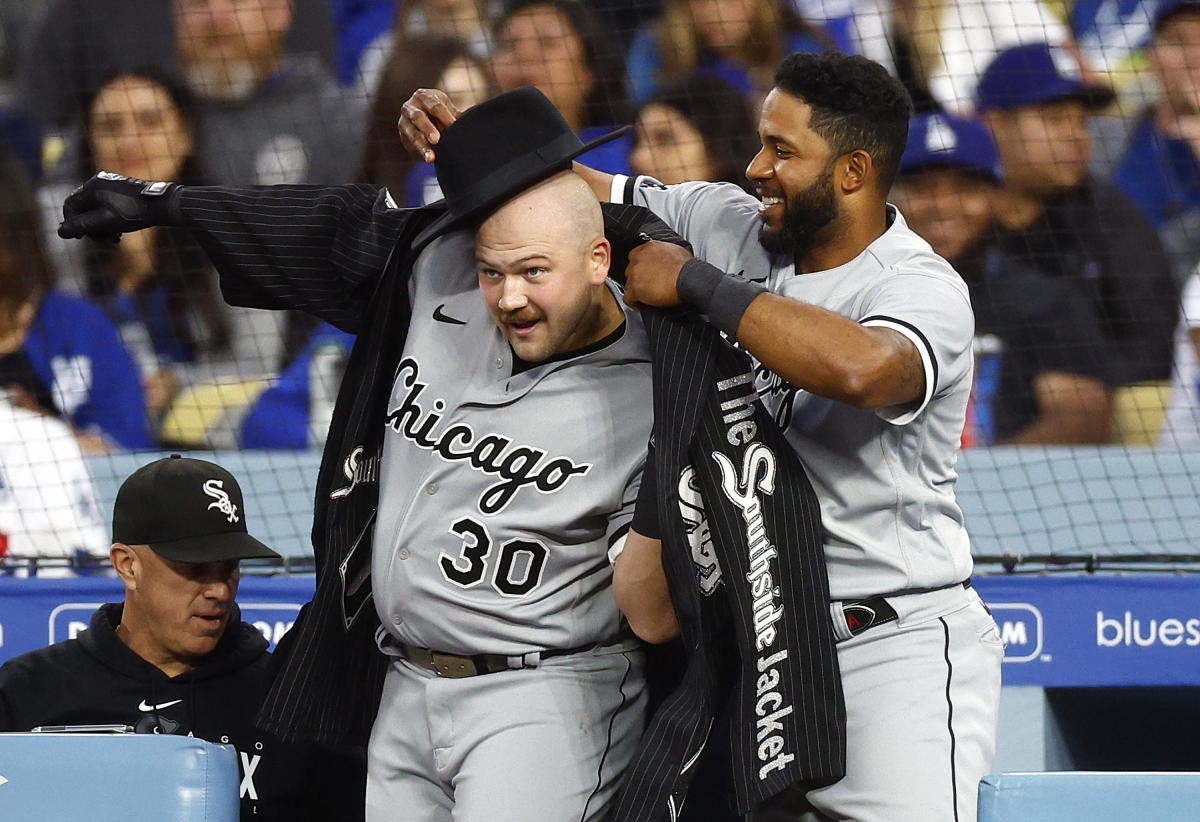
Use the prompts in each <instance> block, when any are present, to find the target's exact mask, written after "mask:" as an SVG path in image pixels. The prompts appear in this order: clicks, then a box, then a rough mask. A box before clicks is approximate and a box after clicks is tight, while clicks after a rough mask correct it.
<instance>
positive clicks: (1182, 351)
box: [1158, 270, 1200, 448]
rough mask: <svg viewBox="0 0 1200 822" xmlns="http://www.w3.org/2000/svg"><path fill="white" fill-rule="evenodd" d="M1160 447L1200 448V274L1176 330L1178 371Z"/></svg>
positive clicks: (1190, 284)
mask: <svg viewBox="0 0 1200 822" xmlns="http://www.w3.org/2000/svg"><path fill="white" fill-rule="evenodd" d="M1158 443H1159V445H1164V446H1167V447H1172V448H1200V270H1196V271H1193V272H1192V275H1191V276H1190V277H1189V278H1188V281H1187V283H1186V284H1185V285H1184V287H1183V301H1182V308H1181V310H1180V312H1179V325H1177V326H1176V328H1175V369H1174V379H1173V381H1172V383H1171V395H1170V398H1169V399H1168V400H1167V410H1166V415H1165V416H1164V418H1163V426H1162V429H1161V430H1160V431H1159V437H1158Z"/></svg>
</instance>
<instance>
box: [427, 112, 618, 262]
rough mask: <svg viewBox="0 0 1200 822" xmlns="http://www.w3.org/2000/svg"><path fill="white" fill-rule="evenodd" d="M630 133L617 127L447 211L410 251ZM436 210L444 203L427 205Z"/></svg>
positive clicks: (484, 214)
mask: <svg viewBox="0 0 1200 822" xmlns="http://www.w3.org/2000/svg"><path fill="white" fill-rule="evenodd" d="M631 130H632V126H621V127H620V128H618V129H616V130H615V131H610V132H608V133H607V134H603V135H601V136H599V137H597V138H596V139H594V140H589V141H588V142H586V143H584V144H583V145H581V146H580V147H579V148H578V149H575V150H574V151H571V152H570V153H568V154H566V155H564V156H562V157H559V158H557V159H556V160H555V161H554V162H553V163H550V164H548V165H546V166H543V167H541V168H539V169H537V170H536V171H532V172H529V173H526V174H522V175H520V176H517V177H514V178H513V179H512V181H511V183H510V184H508V185H505V186H504V187H503V189H501V190H500V191H497V192H496V193H495V194H494V195H493V196H491V197H489V198H487V199H486V200H484V201H483V202H480V203H478V204H476V205H475V206H473V207H472V208H470V209H469V210H467V211H464V212H460V213H457V214H455V213H452V212H450V211H447V212H446V213H445V214H443V215H441V216H440V217H437V218H436V219H435V220H434V221H433V222H432V223H430V224H429V225H427V226H426V227H425V228H424V229H423V230H422V231H421V233H420V234H418V235H417V238H416V239H415V240H413V244H412V251H413V252H414V253H415V252H417V251H420V250H421V249H422V248H424V247H425V245H426V244H428V243H429V242H430V241H431V240H433V239H435V238H437V237H439V236H441V235H442V234H446V233H448V232H450V231H455V230H458V229H460V228H465V227H466V226H468V225H470V224H471V223H473V222H475V221H477V220H479V219H481V218H483V217H485V216H486V215H488V214H490V213H491V212H493V211H495V210H496V209H497V208H499V207H500V206H501V205H503V204H504V203H506V202H508V201H509V200H511V199H512V198H513V197H515V196H517V195H518V194H520V193H521V192H522V191H525V190H526V189H528V188H532V187H533V186H535V185H537V184H538V183H540V182H542V181H543V180H545V179H548V178H550V177H553V176H554V175H555V174H558V173H559V172H561V171H567V170H568V169H570V168H571V162H572V161H573V160H574V159H575V158H576V157H580V156H582V155H584V154H587V153H588V152H589V151H591V150H592V149H593V148H595V147H596V146H599V145H603V144H604V143H609V142H612V141H613V140H615V139H617V138H618V137H622V136H624V135H625V134H628V133H629V132H630V131H631ZM439 206H441V207H445V206H446V201H445V200H438V201H437V202H435V203H430V207H431V208H436V207H439Z"/></svg>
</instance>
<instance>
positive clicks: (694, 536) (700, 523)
mask: <svg viewBox="0 0 1200 822" xmlns="http://www.w3.org/2000/svg"><path fill="white" fill-rule="evenodd" d="M678 490H679V515H680V517H681V518H682V519H683V526H684V528H685V529H687V539H688V545H689V546H690V547H691V549H692V564H693V565H695V566H696V584H697V585H698V586H699V588H700V593H701V595H702V596H706V597H707V596H712V594H713V592H715V591H716V590H717V586H719V585H720V584H721V564H720V563H719V562H718V561H717V554H716V552H715V551H714V550H713V544H712V534H711V533H710V531H709V529H708V513H707V509H706V508H705V505H704V497H703V496H701V494H700V485H699V483H698V482H697V480H696V469H694V468H692V466H690V465H688V466H685V467H684V469H683V471H682V472H680V475H679V488H678Z"/></svg>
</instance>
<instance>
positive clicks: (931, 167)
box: [900, 159, 1004, 186]
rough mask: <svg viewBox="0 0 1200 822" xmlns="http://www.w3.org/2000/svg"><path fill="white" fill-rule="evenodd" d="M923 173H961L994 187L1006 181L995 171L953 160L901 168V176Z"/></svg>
mask: <svg viewBox="0 0 1200 822" xmlns="http://www.w3.org/2000/svg"><path fill="white" fill-rule="evenodd" d="M923 171H961V172H963V173H964V174H971V175H974V176H975V177H978V178H979V179H981V180H985V181H986V182H989V183H992V184H994V185H998V186H999V185H1003V184H1004V180H1003V179H1002V178H1001V176H1000V175H997V174H996V172H995V171H993V170H991V169H987V168H983V167H981V166H975V165H969V164H967V163H961V162H955V161H953V160H935V159H930V160H922V161H921V162H917V163H912V164H910V165H903V166H900V176H901V177H903V176H905V175H908V174H920V173H921V172H923Z"/></svg>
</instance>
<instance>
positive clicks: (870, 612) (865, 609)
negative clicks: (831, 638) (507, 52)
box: [842, 579, 971, 636]
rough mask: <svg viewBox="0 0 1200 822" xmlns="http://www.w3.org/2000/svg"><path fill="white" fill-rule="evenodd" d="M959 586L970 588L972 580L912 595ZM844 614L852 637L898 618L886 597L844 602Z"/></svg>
mask: <svg viewBox="0 0 1200 822" xmlns="http://www.w3.org/2000/svg"><path fill="white" fill-rule="evenodd" d="M959 585H961V586H962V587H963V588H970V587H971V580H969V579H967V580H963V581H962V582H956V583H954V585H947V586H945V587H943V588H930V589H929V591H912V592H911V593H914V594H916V593H930V592H932V591H943V590H945V589H946V588H955V587H957V586H959ZM842 613H843V614H844V615H845V617H846V627H847V628H849V629H850V636H858V635H859V634H861V633H862V632H863V631H867V630H870V629H871V628H874V627H875V626H876V625H883V624H884V623H887V622H893V621H895V620H896V619H897V618H898V617H897V616H896V609H895V608H893V607H892V606H891V604H890V603H889V602H888V601H887V598H886V597H868V598H867V599H858V600H855V601H854V602H843V603H842Z"/></svg>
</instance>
